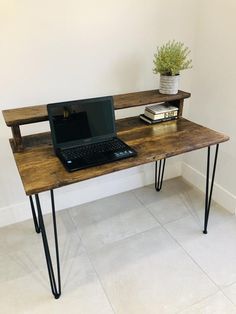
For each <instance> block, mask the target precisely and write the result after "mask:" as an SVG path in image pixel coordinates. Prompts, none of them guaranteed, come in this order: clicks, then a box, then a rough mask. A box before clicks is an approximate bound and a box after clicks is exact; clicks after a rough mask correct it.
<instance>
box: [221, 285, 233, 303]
mask: <svg viewBox="0 0 236 314" xmlns="http://www.w3.org/2000/svg"><path fill="white" fill-rule="evenodd" d="M222 290H223V292H224V294H225V295H226V296H227V297H228V298H229V299H230V300H231V301H232V302H233V303H234V304H235V305H236V282H235V283H233V284H232V285H230V286H228V287H225V288H223V289H222Z"/></svg>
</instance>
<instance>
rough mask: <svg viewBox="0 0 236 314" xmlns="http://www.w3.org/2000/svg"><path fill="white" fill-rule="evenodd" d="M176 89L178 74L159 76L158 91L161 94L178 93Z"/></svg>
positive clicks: (177, 86) (177, 87)
mask: <svg viewBox="0 0 236 314" xmlns="http://www.w3.org/2000/svg"><path fill="white" fill-rule="evenodd" d="M178 89H179V75H174V76H170V75H169V76H167V75H161V76H160V88H159V92H160V93H161V94H167V95H174V94H177V93H178Z"/></svg>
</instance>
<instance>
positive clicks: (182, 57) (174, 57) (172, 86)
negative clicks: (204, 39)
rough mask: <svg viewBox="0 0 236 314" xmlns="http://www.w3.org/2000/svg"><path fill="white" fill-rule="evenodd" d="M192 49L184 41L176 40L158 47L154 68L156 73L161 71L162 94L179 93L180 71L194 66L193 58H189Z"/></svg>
mask: <svg viewBox="0 0 236 314" xmlns="http://www.w3.org/2000/svg"><path fill="white" fill-rule="evenodd" d="M189 54H190V50H189V48H188V47H185V46H184V44H183V43H181V42H177V41H175V40H172V41H168V42H167V43H166V44H164V45H163V46H161V47H157V52H156V53H155V54H154V60H153V63H154V69H153V72H154V73H155V74H158V73H160V88H159V92H160V93H161V94H168V95H171V94H177V93H178V85H179V84H178V83H179V73H180V71H181V70H185V69H189V68H191V67H192V60H191V59H189V58H188V55H189Z"/></svg>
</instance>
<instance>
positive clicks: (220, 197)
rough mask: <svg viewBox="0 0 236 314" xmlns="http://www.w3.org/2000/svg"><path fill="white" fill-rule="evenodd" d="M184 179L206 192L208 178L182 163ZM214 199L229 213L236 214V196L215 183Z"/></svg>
mask: <svg viewBox="0 0 236 314" xmlns="http://www.w3.org/2000/svg"><path fill="white" fill-rule="evenodd" d="M182 177H183V178H184V179H185V180H186V181H188V182H189V183H191V184H193V185H194V186H196V187H197V188H198V189H199V190H201V191H203V192H205V185H206V183H205V182H206V176H205V175H203V174H202V173H201V172H199V171H198V170H196V169H195V168H193V167H191V166H190V165H188V164H186V163H185V162H183V163H182ZM212 199H213V200H215V201H216V202H217V203H218V204H220V205H221V206H223V207H224V208H225V209H226V210H228V211H229V212H231V213H233V214H235V210H236V196H235V195H233V194H232V193H230V192H229V191H227V190H226V189H224V188H223V187H222V186H221V185H219V184H218V183H217V182H214V189H213V194H212Z"/></svg>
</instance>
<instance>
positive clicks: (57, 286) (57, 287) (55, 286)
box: [35, 190, 61, 299]
mask: <svg viewBox="0 0 236 314" xmlns="http://www.w3.org/2000/svg"><path fill="white" fill-rule="evenodd" d="M50 195H51V205H52V220H53V229H54V239H55V251H56V264H57V279H58V280H57V283H56V280H55V275H54V270H53V265H52V259H51V255H50V250H49V246H48V240H47V234H46V230H45V226H44V221H43V215H42V210H41V205H40V201H39V196H38V194H36V195H35V199H36V204H37V210H38V220H39V228H40V230H41V234H42V240H43V247H44V252H45V257H46V262H47V268H48V276H49V280H50V285H51V290H52V294H53V295H54V297H55V299H58V298H59V297H60V295H61V276H60V260H59V249H58V238H57V223H56V214H55V202H54V195H53V190H51V191H50Z"/></svg>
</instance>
